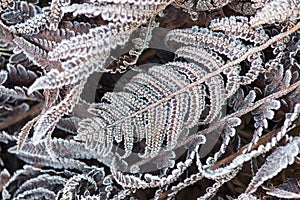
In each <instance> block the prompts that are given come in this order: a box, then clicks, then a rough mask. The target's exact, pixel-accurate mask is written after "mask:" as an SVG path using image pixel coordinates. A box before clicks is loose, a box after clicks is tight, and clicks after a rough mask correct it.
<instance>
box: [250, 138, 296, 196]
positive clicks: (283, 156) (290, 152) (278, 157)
mask: <svg viewBox="0 0 300 200" xmlns="http://www.w3.org/2000/svg"><path fill="white" fill-rule="evenodd" d="M299 145H300V138H299V137H295V138H293V140H292V141H291V142H290V143H288V144H287V145H285V146H283V147H278V148H276V149H275V151H274V152H273V153H272V154H271V155H270V156H269V157H268V158H267V160H266V163H264V164H263V166H262V167H261V168H260V169H259V170H258V172H257V173H256V175H255V176H254V177H253V178H252V180H251V182H250V184H249V186H248V188H247V189H246V192H247V193H253V192H255V191H256V189H257V188H258V187H259V186H260V185H261V184H262V183H263V182H265V181H266V180H269V179H271V178H272V177H274V176H276V175H277V174H278V173H279V172H280V171H281V170H283V169H285V168H286V167H287V166H288V165H291V164H293V163H294V161H295V157H296V156H297V155H298V153H299Z"/></svg>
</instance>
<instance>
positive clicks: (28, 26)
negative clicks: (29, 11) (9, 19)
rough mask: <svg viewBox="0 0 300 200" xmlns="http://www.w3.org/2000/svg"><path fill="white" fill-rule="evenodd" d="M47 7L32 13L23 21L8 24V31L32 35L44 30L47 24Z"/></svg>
mask: <svg viewBox="0 0 300 200" xmlns="http://www.w3.org/2000/svg"><path fill="white" fill-rule="evenodd" d="M49 12H50V11H49V9H48V8H45V9H43V11H42V13H39V14H36V15H34V16H33V17H32V18H29V19H27V20H26V21H25V22H23V23H18V24H16V25H13V26H10V31H11V32H13V33H15V34H25V35H32V34H37V33H39V32H40V31H41V30H44V29H45V28H46V27H47V25H48V18H49Z"/></svg>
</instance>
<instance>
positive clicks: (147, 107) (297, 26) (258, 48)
mask: <svg viewBox="0 0 300 200" xmlns="http://www.w3.org/2000/svg"><path fill="white" fill-rule="evenodd" d="M299 28H300V24H299V23H298V24H297V25H295V26H294V27H293V28H291V29H289V30H287V31H286V32H284V33H281V34H279V35H277V36H275V37H273V38H271V39H269V40H268V41H267V42H265V43H264V44H262V45H260V46H258V47H255V48H252V49H250V50H249V51H247V52H246V53H245V54H244V55H243V56H241V57H240V58H238V59H236V60H233V61H231V62H229V63H227V64H225V65H224V66H223V67H221V68H219V69H218V70H216V71H214V72H212V73H209V74H208V75H206V76H205V77H203V78H201V79H199V80H198V81H195V82H194V83H191V84H189V85H187V86H185V87H184V88H182V89H180V90H178V91H176V92H174V93H172V94H170V95H169V96H166V97H164V98H163V99H161V100H159V101H157V102H155V103H153V104H151V105H149V106H146V107H145V108H143V109H141V110H139V111H137V112H135V113H133V114H131V115H128V116H127V117H124V118H122V119H120V120H117V121H116V122H114V123H113V124H111V125H109V126H107V127H108V128H110V127H113V126H115V125H116V124H119V123H121V122H123V121H125V120H127V119H130V118H132V117H135V116H137V115H139V114H141V113H143V112H146V111H147V110H149V109H152V108H154V107H156V106H158V105H160V104H162V103H164V102H166V101H168V100H169V99H171V98H173V97H175V96H176V95H179V94H181V93H183V92H185V91H187V90H188V89H190V88H192V87H194V86H196V85H200V84H202V83H203V82H205V81H206V80H208V79H210V78H212V77H213V76H216V75H218V74H220V73H222V72H223V71H224V70H225V69H228V68H230V67H233V66H235V65H237V64H239V63H240V62H242V61H244V60H246V59H247V58H248V57H249V56H251V55H253V54H255V53H258V52H260V51H262V50H264V49H266V48H268V47H269V46H270V45H271V44H273V43H275V42H277V41H279V40H281V39H282V38H284V37H286V36H288V35H289V34H291V33H293V32H295V31H297V30H298V29H299Z"/></svg>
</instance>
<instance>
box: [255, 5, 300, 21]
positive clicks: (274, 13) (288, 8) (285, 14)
mask: <svg viewBox="0 0 300 200" xmlns="http://www.w3.org/2000/svg"><path fill="white" fill-rule="evenodd" d="M299 3H300V1H299V0H274V1H271V2H268V3H266V4H265V5H264V7H263V8H262V9H261V10H260V11H258V12H257V13H256V15H255V16H254V18H252V19H251V20H250V24H251V27H258V26H261V25H263V24H274V23H276V22H279V23H281V22H284V21H286V20H291V21H292V20H295V19H299V17H300V15H299Z"/></svg>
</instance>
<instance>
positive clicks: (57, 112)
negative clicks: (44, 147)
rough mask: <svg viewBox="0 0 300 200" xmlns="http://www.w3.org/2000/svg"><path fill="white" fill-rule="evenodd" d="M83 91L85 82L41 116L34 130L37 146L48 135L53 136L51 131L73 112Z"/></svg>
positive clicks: (75, 87) (72, 89)
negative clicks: (67, 114)
mask: <svg viewBox="0 0 300 200" xmlns="http://www.w3.org/2000/svg"><path fill="white" fill-rule="evenodd" d="M82 89H83V82H82V83H80V84H78V85H75V86H73V88H71V89H70V90H69V91H68V93H67V94H66V96H65V98H64V99H63V100H62V101H61V102H60V103H59V104H57V105H56V106H52V107H51V108H50V109H48V110H47V111H46V112H45V113H44V114H42V115H41V116H40V118H39V119H38V122H37V124H36V127H35V129H34V133H33V137H32V140H33V142H34V143H35V144H37V143H39V142H40V140H41V138H42V137H43V136H44V135H46V133H47V134H51V133H50V132H49V130H50V129H51V127H52V126H55V124H56V123H57V122H58V121H59V119H60V118H61V117H62V115H64V114H65V113H68V112H71V111H72V109H73V107H74V106H75V104H76V103H77V102H78V100H79V95H80V94H81V91H82Z"/></svg>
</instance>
